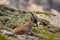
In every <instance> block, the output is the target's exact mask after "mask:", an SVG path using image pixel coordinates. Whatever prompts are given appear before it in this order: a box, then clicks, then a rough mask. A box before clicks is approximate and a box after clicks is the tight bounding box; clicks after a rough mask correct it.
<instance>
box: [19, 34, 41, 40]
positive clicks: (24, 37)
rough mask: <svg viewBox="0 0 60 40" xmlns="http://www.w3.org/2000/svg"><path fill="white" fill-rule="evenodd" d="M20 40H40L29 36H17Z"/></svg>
mask: <svg viewBox="0 0 60 40" xmlns="http://www.w3.org/2000/svg"><path fill="white" fill-rule="evenodd" d="M18 37H19V38H20V40H40V38H38V37H35V36H30V35H24V34H23V35H18Z"/></svg>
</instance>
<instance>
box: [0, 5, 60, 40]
mask: <svg viewBox="0 0 60 40" xmlns="http://www.w3.org/2000/svg"><path fill="white" fill-rule="evenodd" d="M32 13H33V14H34V15H36V16H37V17H38V24H39V25H38V27H33V28H32V32H34V34H35V35H37V36H38V37H36V36H30V35H17V37H11V36H7V35H4V34H3V33H1V32H0V40H60V36H59V35H60V22H59V21H60V16H58V15H56V14H53V13H46V12H39V11H36V12H32ZM30 17H32V14H31V12H28V11H23V10H19V9H16V8H14V7H11V6H8V5H0V31H1V30H5V31H6V30H7V31H9V32H11V30H13V29H14V28H15V27H16V26H19V25H22V24H25V23H26V22H27V21H29V20H30Z"/></svg>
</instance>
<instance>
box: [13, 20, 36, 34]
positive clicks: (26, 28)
mask: <svg viewBox="0 0 60 40" xmlns="http://www.w3.org/2000/svg"><path fill="white" fill-rule="evenodd" d="M34 25H35V23H34V21H33V20H30V21H29V22H27V23H26V24H23V25H21V26H18V27H16V28H15V29H13V31H12V33H13V34H31V28H32V26H34Z"/></svg>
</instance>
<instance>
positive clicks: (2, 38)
mask: <svg viewBox="0 0 60 40" xmlns="http://www.w3.org/2000/svg"><path fill="white" fill-rule="evenodd" d="M0 40H8V38H7V37H6V36H4V35H2V34H0Z"/></svg>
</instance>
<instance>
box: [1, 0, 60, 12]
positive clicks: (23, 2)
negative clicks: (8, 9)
mask: <svg viewBox="0 0 60 40" xmlns="http://www.w3.org/2000/svg"><path fill="white" fill-rule="evenodd" d="M0 4H7V5H11V6H14V7H17V8H19V9H22V10H29V11H49V12H51V11H55V12H60V8H59V7H60V0H0Z"/></svg>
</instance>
